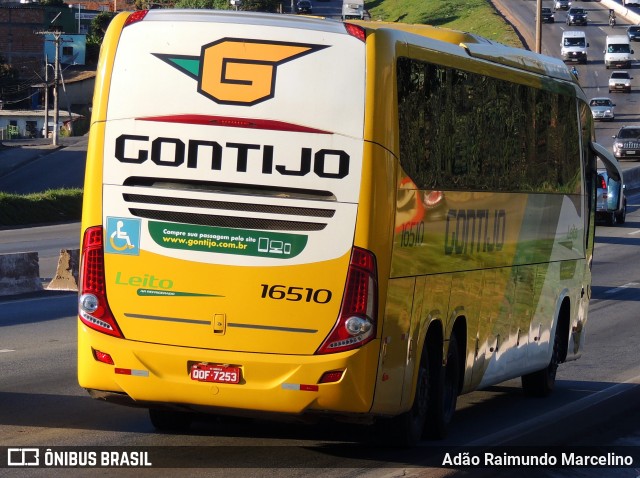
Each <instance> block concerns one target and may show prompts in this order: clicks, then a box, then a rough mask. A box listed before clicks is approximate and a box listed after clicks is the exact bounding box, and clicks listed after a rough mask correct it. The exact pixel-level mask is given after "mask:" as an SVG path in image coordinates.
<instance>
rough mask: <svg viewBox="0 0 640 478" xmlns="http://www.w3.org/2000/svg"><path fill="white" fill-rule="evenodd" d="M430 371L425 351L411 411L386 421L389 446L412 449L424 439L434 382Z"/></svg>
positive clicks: (386, 439) (384, 427) (386, 435)
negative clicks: (432, 383)
mask: <svg viewBox="0 0 640 478" xmlns="http://www.w3.org/2000/svg"><path fill="white" fill-rule="evenodd" d="M430 371H431V367H429V356H428V353H427V351H426V350H425V353H424V354H423V357H422V359H421V361H420V368H419V369H418V380H417V383H416V394H415V397H414V399H413V405H412V406H411V410H409V411H408V412H405V413H403V414H401V415H398V416H397V417H393V418H391V419H389V420H385V421H384V425H383V428H382V430H381V432H382V433H383V438H384V441H385V442H386V443H387V444H388V445H391V446H397V447H401V448H411V447H414V446H416V445H417V444H418V442H419V441H420V440H421V439H422V434H423V433H424V429H425V423H426V419H427V413H428V407H429V390H430V388H431V387H430V383H431V381H432V378H431V376H430Z"/></svg>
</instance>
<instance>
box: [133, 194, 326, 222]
mask: <svg viewBox="0 0 640 478" xmlns="http://www.w3.org/2000/svg"><path fill="white" fill-rule="evenodd" d="M122 196H123V198H124V200H125V201H127V202H136V203H143V204H159V205H163V206H179V207H198V208H206V209H209V210H211V209H222V210H226V211H243V212H250V213H259V214H287V215H292V216H308V217H333V215H334V214H335V210H333V209H321V208H305V207H292V206H278V205H273V204H252V203H242V202H230V201H212V200H208V199H191V198H176V197H166V196H147V195H143V194H123V195H122Z"/></svg>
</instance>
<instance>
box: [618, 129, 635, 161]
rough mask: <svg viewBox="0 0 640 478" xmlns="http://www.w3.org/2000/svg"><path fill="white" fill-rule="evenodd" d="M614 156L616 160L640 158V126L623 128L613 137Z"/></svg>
mask: <svg viewBox="0 0 640 478" xmlns="http://www.w3.org/2000/svg"><path fill="white" fill-rule="evenodd" d="M613 155H614V156H615V157H616V159H622V158H633V159H639V158H640V126H623V127H622V128H620V131H618V134H617V135H615V136H614V137H613Z"/></svg>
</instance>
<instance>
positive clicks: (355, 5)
mask: <svg viewBox="0 0 640 478" xmlns="http://www.w3.org/2000/svg"><path fill="white" fill-rule="evenodd" d="M342 19H343V20H363V19H364V0H344V2H343V3H342Z"/></svg>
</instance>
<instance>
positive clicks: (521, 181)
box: [397, 58, 589, 192]
mask: <svg viewBox="0 0 640 478" xmlns="http://www.w3.org/2000/svg"><path fill="white" fill-rule="evenodd" d="M397 69H398V78H397V80H398V109H399V111H398V117H399V126H400V163H401V165H402V167H403V168H404V170H405V172H406V173H407V174H408V175H409V176H410V177H411V179H412V180H413V181H414V183H415V184H416V185H417V186H418V188H420V189H436V190H451V189H463V190H479V191H527V192H529V191H541V192H542V191H544V192H556V191H558V192H577V191H579V188H580V183H579V178H580V164H581V157H580V129H579V127H578V108H577V102H576V99H575V98H574V97H571V96H569V95H562V94H555V93H551V92H548V91H545V90H541V89H537V88H532V87H529V86H524V85H520V84H516V83H511V82H508V81H504V80H499V79H496V78H491V77H487V76H483V75H479V74H475V73H470V72H467V71H462V70H457V69H453V68H447V67H443V66H440V65H434V64H430V63H422V62H418V61H414V60H410V59H407V58H399V59H398V65H397ZM587 111H589V110H588V107H587Z"/></svg>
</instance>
